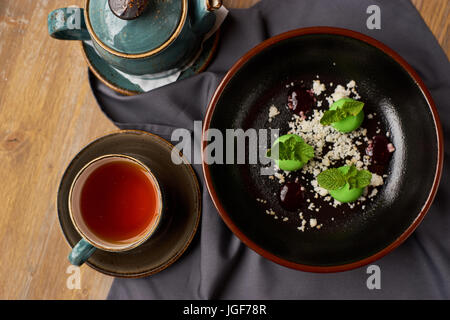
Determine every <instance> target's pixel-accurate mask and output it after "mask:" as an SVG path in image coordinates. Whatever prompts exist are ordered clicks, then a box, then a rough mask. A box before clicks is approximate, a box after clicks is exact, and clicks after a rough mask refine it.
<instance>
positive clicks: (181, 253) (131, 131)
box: [56, 129, 202, 278]
mask: <svg viewBox="0 0 450 320" xmlns="http://www.w3.org/2000/svg"><path fill="white" fill-rule="evenodd" d="M122 133H135V134H145V135H148V136H152V137H154V138H156V139H157V140H160V141H161V142H163V143H165V144H166V145H167V146H168V147H169V148H170V149H173V148H175V146H174V145H173V144H171V143H170V142H169V141H167V140H165V139H163V138H161V137H160V136H158V135H156V134H153V133H150V132H147V131H143V130H132V129H125V130H120V129H119V130H113V131H110V132H108V133H106V134H104V135H101V136H98V137H97V138H95V139H94V140H92V141H91V142H89V143H87V144H86V145H85V146H84V147H83V148H82V149H81V150H80V151H78V153H77V154H76V155H75V156H74V158H72V160H71V161H70V163H69V165H68V166H67V167H66V169H65V170H64V173H63V175H62V177H63V178H64V176H65V174H66V172H67V169H68V168H69V167H70V164H71V163H72V161H73V160H74V159H75V158H76V157H77V156H78V154H79V153H80V152H82V151H83V150H85V149H86V148H87V147H89V146H90V145H91V144H92V143H94V142H96V141H98V140H100V139H102V138H105V137H107V136H111V135H117V134H122ZM179 155H180V157H181V158H182V159H183V162H184V163H185V164H186V165H187V166H188V168H189V171H190V173H191V175H192V176H193V177H195V181H196V184H195V185H196V194H197V207H198V212H199V214H198V215H197V219H196V221H195V226H194V228H193V229H192V234H191V236H190V237H189V239H188V241H187V242H186V244H185V245H184V247H183V248H182V249H181V250H180V251H179V252H178V253H177V254H175V255H174V256H173V257H172V258H171V259H169V260H168V261H167V262H166V263H165V264H163V265H162V266H160V267H159V268H156V269H153V270H151V271H148V272H142V273H138V274H135V273H133V274H127V273H120V274H119V273H114V272H108V271H105V270H103V269H102V268H101V267H99V266H96V265H93V264H92V263H90V262H89V261H86V262H85V263H86V264H87V265H89V266H90V267H91V268H92V269H94V270H96V271H98V272H100V273H103V274H106V275H109V276H113V277H117V278H142V277H147V276H151V275H152V274H155V273H158V272H160V271H162V270H164V269H166V268H168V267H169V266H171V265H172V264H173V263H174V262H175V261H177V260H178V259H179V258H180V257H181V256H182V255H183V253H184V252H185V251H186V250H187V248H188V247H189V245H190V244H191V242H192V240H193V239H194V237H195V235H196V234H197V229H198V225H199V223H200V217H201V211H202V201H201V198H202V196H201V192H200V186H199V184H198V179H197V175H196V174H195V172H194V169H193V168H192V166H191V165H190V164H189V162H188V161H187V159H186V158H185V157H184V155H183V154H182V153H181V152H179ZM59 192H60V189H59V187H58V196H57V197H56V199H57V200H56V202H57V203H56V208H58V198H59ZM57 212H58V216H59V210H58V209H57ZM58 221H59V219H58ZM59 229H60V230H61V232H62V234H63V236H64V239H65V240H66V242H67V244H68V245H69V248H70V249H72V246H71V244H70V241H69V239H68V238H67V236H66V234H65V233H64V229H63V228H62V225H61V223H60V228H59Z"/></svg>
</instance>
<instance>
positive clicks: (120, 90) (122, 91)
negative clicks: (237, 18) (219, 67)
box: [80, 28, 220, 96]
mask: <svg viewBox="0 0 450 320" xmlns="http://www.w3.org/2000/svg"><path fill="white" fill-rule="evenodd" d="M213 37H215V38H214V43H213V47H212V49H211V52H210V53H209V55H208V57H207V58H206V60H205V62H204V63H203V64H202V66H201V67H200V68H199V69H198V70H197V71H196V72H195V73H196V74H199V73H201V72H203V71H204V70H205V69H206V67H208V65H209V64H210V63H211V61H212V59H213V57H214V54H215V52H216V49H217V45H218V43H219V38H220V28H219V29H218V30H217V31H216V32H215V33H214V35H213ZM80 44H81V51H82V52H83V57H84V60H85V61H86V64H87V65H88V67H89V69H90V70H91V71H92V73H93V74H94V75H95V76H96V77H97V79H99V80H100V81H101V82H102V83H103V84H104V85H105V86H107V87H108V88H110V89H112V90H114V91H116V92H117V93H120V94H123V95H125V96H135V95H138V94H142V93H145V92H138V91H132V90H127V89H123V88H121V87H119V86H116V85H115V84H112V83H111V82H109V81H108V80H107V79H106V78H105V77H103V76H102V75H101V74H100V72H99V71H98V70H97V69H96V68H95V66H94V65H93V64H92V63H91V61H90V60H89V58H88V56H87V54H86V50H85V49H84V43H83V41H80ZM194 63H195V61H194Z"/></svg>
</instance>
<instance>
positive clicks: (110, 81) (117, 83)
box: [81, 30, 220, 96]
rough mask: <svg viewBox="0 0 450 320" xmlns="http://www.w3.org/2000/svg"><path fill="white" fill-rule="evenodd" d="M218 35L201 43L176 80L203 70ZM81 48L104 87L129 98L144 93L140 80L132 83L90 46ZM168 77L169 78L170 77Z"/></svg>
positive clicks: (215, 34)
mask: <svg viewBox="0 0 450 320" xmlns="http://www.w3.org/2000/svg"><path fill="white" fill-rule="evenodd" d="M219 34H220V30H218V31H217V32H215V33H214V35H212V36H211V37H210V38H209V39H207V40H206V41H205V42H204V43H203V45H202V49H201V52H200V53H199V55H198V57H197V58H196V59H195V61H194V62H193V63H192V65H191V66H190V67H189V68H187V69H186V70H184V71H182V72H181V74H180V75H179V76H178V78H177V80H181V79H184V78H187V77H189V76H192V75H194V74H197V73H200V72H202V71H203V70H205V68H206V67H207V66H208V65H209V63H210V62H211V60H212V58H213V56H214V52H215V50H216V48H217V44H218V42H219ZM81 46H82V51H83V54H84V57H85V60H86V62H87V64H88V66H89V69H90V70H91V71H92V72H93V73H94V74H95V76H96V77H97V78H98V79H99V80H100V81H102V82H103V83H104V84H105V85H106V86H108V87H109V88H111V89H113V90H114V91H116V92H118V93H120V94H123V95H129V96H131V95H136V94H140V93H145V90H143V89H142V88H141V86H140V85H139V81H140V80H136V81H134V80H133V76H128V75H126V74H125V73H123V72H119V71H118V70H116V69H114V68H113V67H112V66H111V65H110V64H108V63H106V62H105V60H104V59H102V58H100V56H99V55H98V54H97V52H96V51H95V49H94V47H93V46H92V45H90V44H88V43H86V42H81ZM168 76H169V77H170V75H168ZM144 81H145V80H144Z"/></svg>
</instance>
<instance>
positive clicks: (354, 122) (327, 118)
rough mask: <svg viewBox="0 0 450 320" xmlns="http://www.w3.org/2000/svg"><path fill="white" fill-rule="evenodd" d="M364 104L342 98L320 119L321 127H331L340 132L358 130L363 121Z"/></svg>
mask: <svg viewBox="0 0 450 320" xmlns="http://www.w3.org/2000/svg"><path fill="white" fill-rule="evenodd" d="M363 107H364V103H363V102H361V101H356V100H353V99H351V98H342V99H340V100H338V101H336V102H334V103H333V104H332V105H331V106H330V110H328V111H326V112H325V113H324V115H323V117H322V119H320V123H321V124H322V125H330V124H331V125H332V126H333V127H334V128H335V129H336V130H338V131H340V132H345V133H346V132H351V131H353V130H356V129H358V128H359V127H360V126H361V124H362V123H363V121H364V111H363V110H362V109H363Z"/></svg>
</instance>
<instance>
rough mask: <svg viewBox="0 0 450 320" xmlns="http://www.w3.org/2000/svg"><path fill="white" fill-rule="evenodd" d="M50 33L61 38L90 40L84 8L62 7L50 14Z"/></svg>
mask: <svg viewBox="0 0 450 320" xmlns="http://www.w3.org/2000/svg"><path fill="white" fill-rule="evenodd" d="M47 22H48V33H49V34H50V36H51V37H53V38H56V39H61V40H90V39H91V37H90V35H89V32H88V30H87V28H86V23H85V21H84V9H82V8H77V7H69V8H61V9H57V10H54V11H52V12H50V14H49V15H48V20H47Z"/></svg>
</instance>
